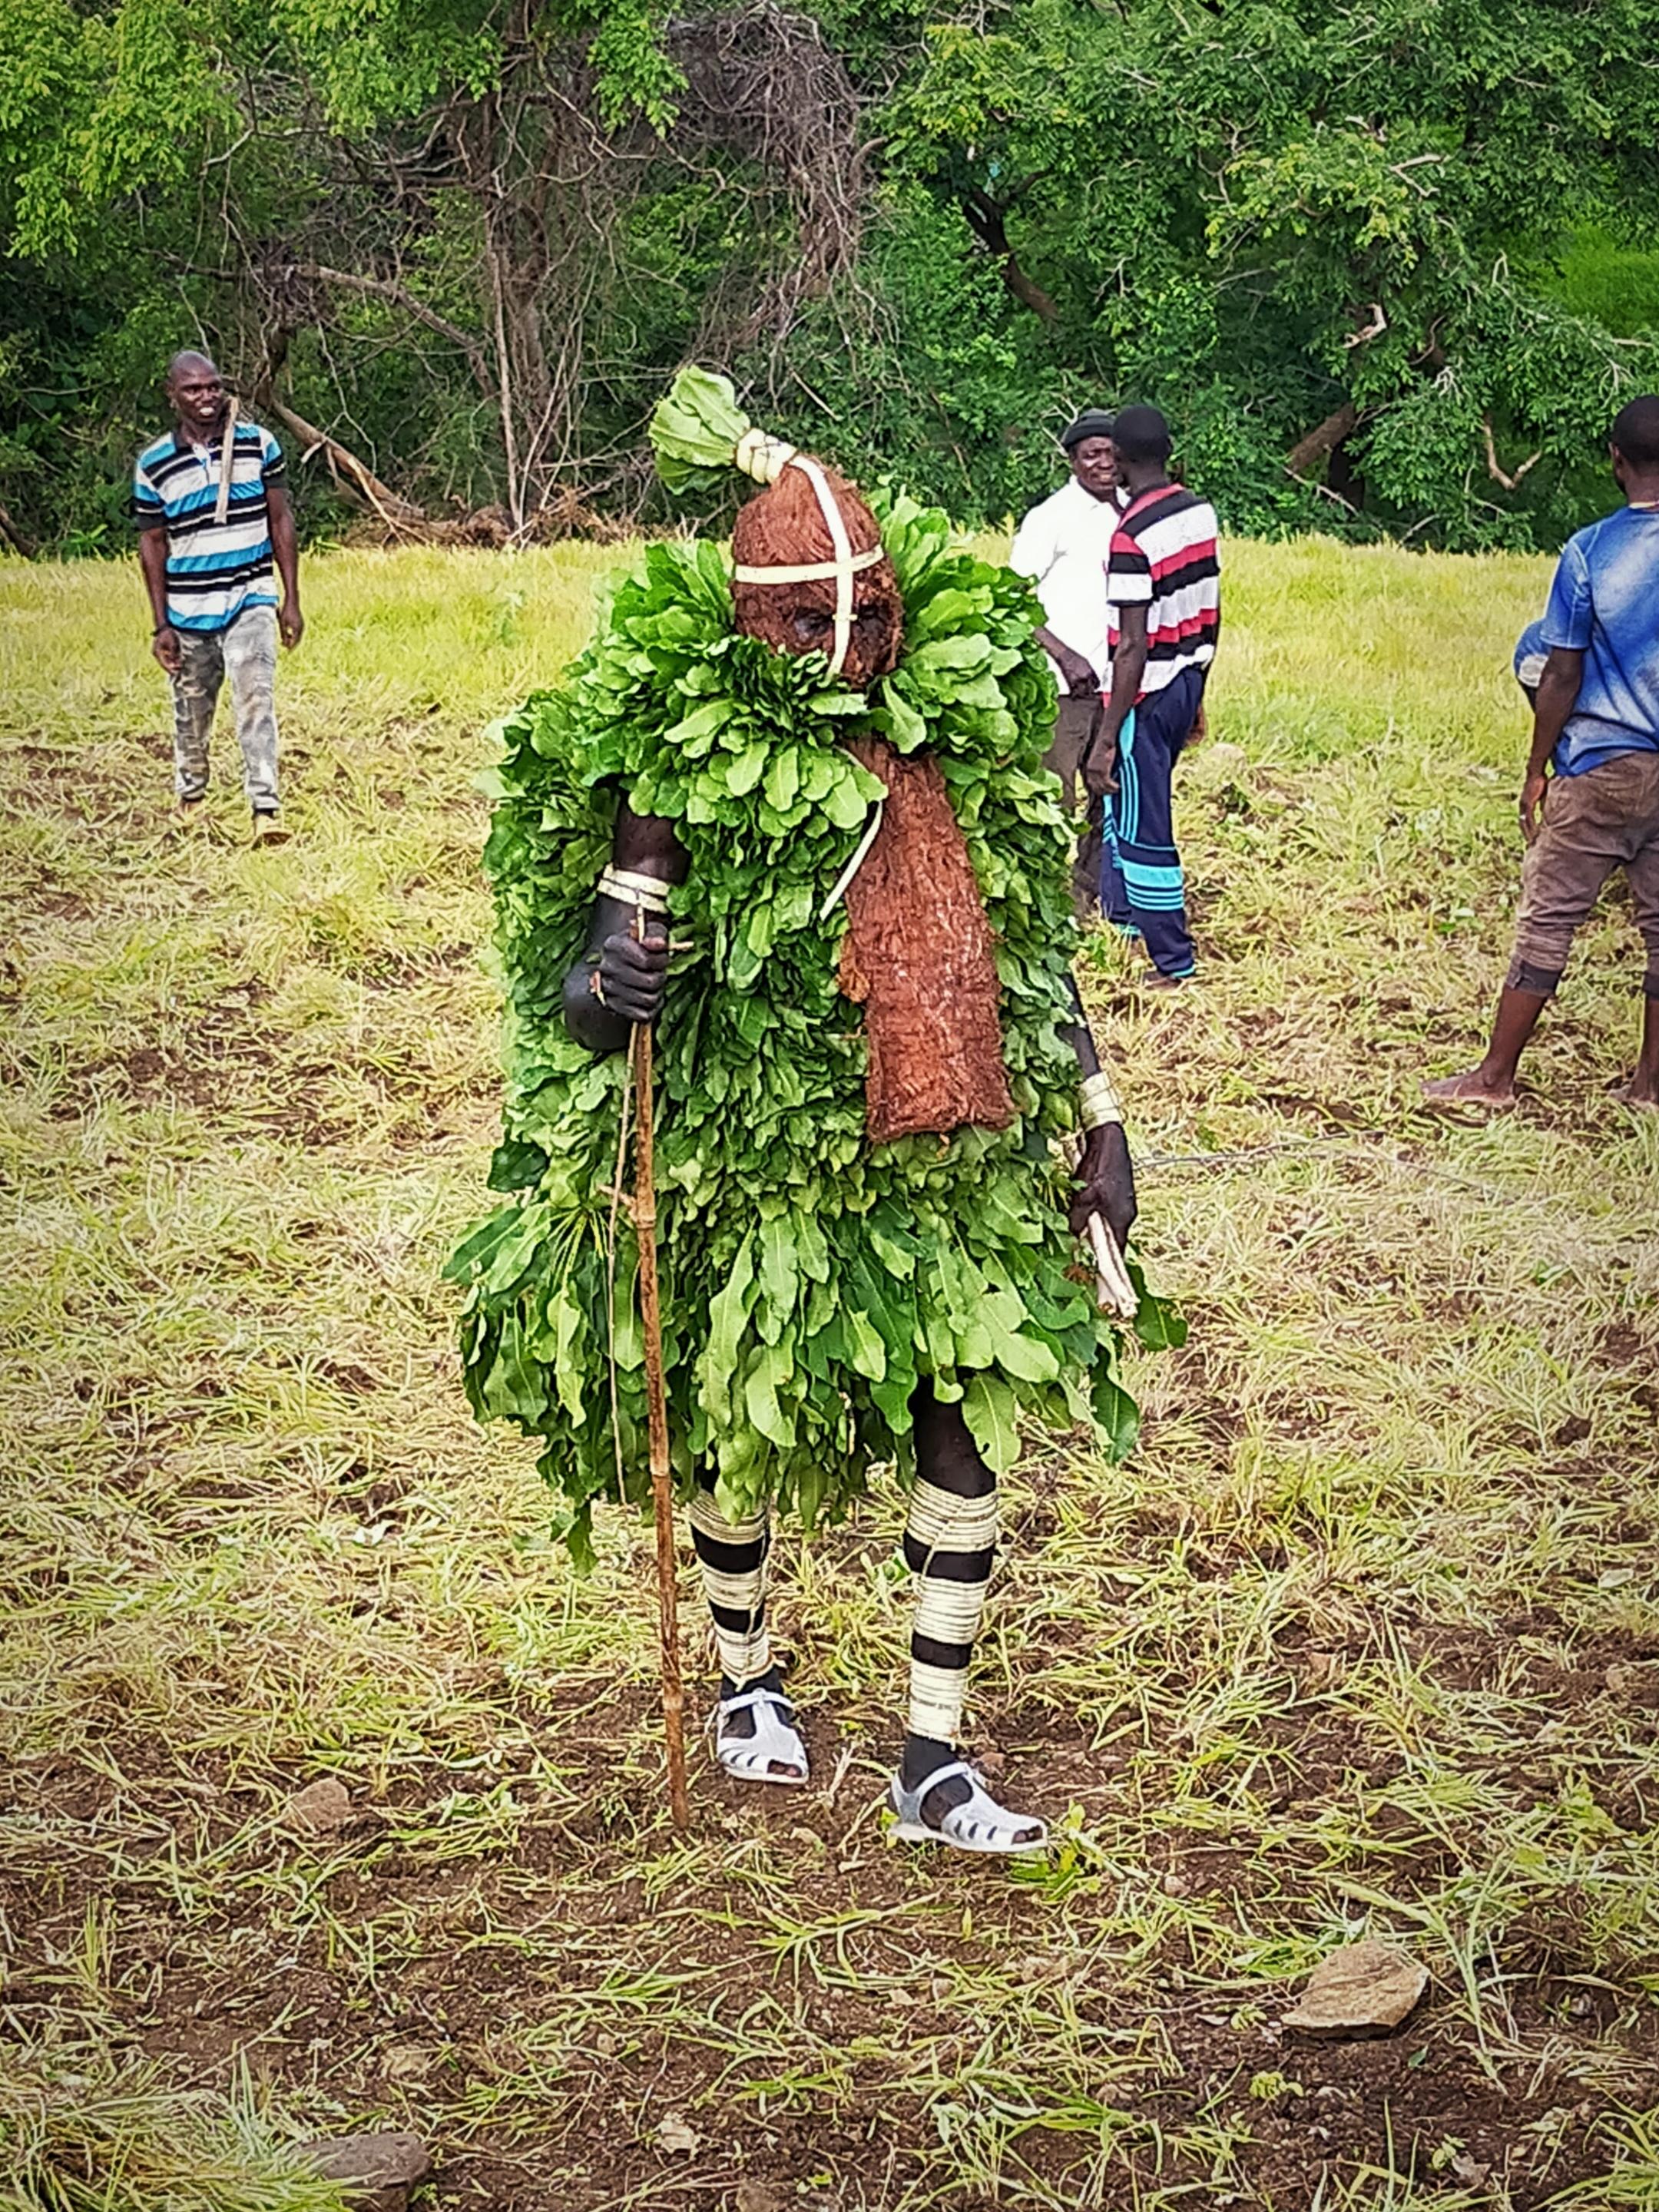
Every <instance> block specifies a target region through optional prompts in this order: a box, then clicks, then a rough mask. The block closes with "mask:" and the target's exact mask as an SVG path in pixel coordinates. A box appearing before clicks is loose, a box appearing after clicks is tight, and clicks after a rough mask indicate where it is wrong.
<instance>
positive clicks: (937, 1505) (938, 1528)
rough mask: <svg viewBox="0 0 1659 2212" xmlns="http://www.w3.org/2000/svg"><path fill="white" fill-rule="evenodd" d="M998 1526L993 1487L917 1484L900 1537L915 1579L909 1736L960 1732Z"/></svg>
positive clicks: (949, 1739) (942, 1737) (943, 1738)
mask: <svg viewBox="0 0 1659 2212" xmlns="http://www.w3.org/2000/svg"><path fill="white" fill-rule="evenodd" d="M998 1526H999V1522H998V1513H997V1495H996V1492H995V1491H994V1490H993V1491H990V1492H987V1494H986V1495H985V1496H983V1497H981V1498H960V1497H958V1496H957V1494H956V1492H954V1491H950V1490H943V1489H941V1488H940V1487H939V1485H938V1484H937V1483H933V1482H925V1481H921V1482H918V1483H917V1485H916V1487H915V1495H914V1496H913V1497H912V1498H911V1501H910V1518H909V1522H908V1526H907V1527H906V1529H905V1532H904V1557H905V1560H906V1563H907V1564H908V1566H909V1568H910V1570H911V1571H912V1572H913V1573H914V1574H915V1575H916V1576H917V1577H919V1579H920V1588H919V1589H918V1592H917V1596H916V1617H915V1628H914V1630H913V1632H912V1634H911V1638H910V1717H909V1729H910V1733H911V1735H921V1736H928V1737H931V1738H933V1740H934V1741H938V1742H940V1743H954V1742H955V1741H956V1740H957V1736H958V1735H959V1734H960V1733H961V1727H962V1706H963V1696H964V1694H965V1692H966V1690H967V1686H968V1664H969V1660H971V1659H972V1657H973V1656H974V1644H975V1638H977V1637H978V1635H979V1627H980V1621H981V1617H982V1615H983V1613H984V1611H985V1592H986V1588H987V1584H988V1583H989V1582H990V1579H991V1565H992V1561H993V1560H994V1559H995V1557H996V1544H997V1530H998Z"/></svg>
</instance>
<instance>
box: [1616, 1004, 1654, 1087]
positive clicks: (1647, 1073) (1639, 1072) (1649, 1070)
mask: <svg viewBox="0 0 1659 2212" xmlns="http://www.w3.org/2000/svg"><path fill="white" fill-rule="evenodd" d="M1619 1096H1620V1097H1621V1098H1622V1099H1623V1100H1624V1101H1625V1103H1626V1105H1630V1106H1659V994H1651V995H1650V996H1648V997H1645V998H1644V1000H1643V1001H1642V1050H1641V1054H1640V1057H1639V1058H1638V1060H1637V1063H1636V1073H1635V1074H1634V1075H1632V1078H1631V1079H1630V1081H1629V1082H1628V1083H1627V1084H1626V1085H1625V1086H1624V1088H1623V1089H1622V1090H1621V1091H1620V1093H1619Z"/></svg>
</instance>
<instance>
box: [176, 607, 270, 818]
mask: <svg viewBox="0 0 1659 2212" xmlns="http://www.w3.org/2000/svg"><path fill="white" fill-rule="evenodd" d="M173 634H174V635H175V636H176V637H177V638H178V640H179V646H180V647H181V648H182V650H183V653H184V659H183V660H182V662H181V663H180V665H179V673H178V674H177V675H176V676H175V677H174V678H173V789H174V790H175V791H176V792H177V793H178V794H179V798H180V799H199V798H200V797H201V796H202V794H203V793H204V791H205V790H206V789H207V786H208V737H209V734H210V732H211V730H212V728H213V710H214V708H216V706H217V705H218V703H219V693H220V691H221V690H222V688H223V685H224V682H225V678H227V677H228V678H229V679H230V703H231V709H232V712H233V714H234V716H235V720H236V742H237V743H238V744H240V746H241V748H242V787H243V789H244V790H245V791H246V793H247V801H248V805H250V806H251V807H252V809H253V811H254V812H255V813H256V814H274V813H275V812H276V803H277V802H276V609H275V608H274V607H248V608H246V609H245V610H244V611H243V612H242V613H241V614H240V615H238V616H237V617H236V618H235V620H234V622H233V623H229V624H228V627H227V628H225V629H218V630H202V631H197V632H195V633H194V634H192V633H191V631H189V630H182V629H181V630H177V631H175V632H174V633H173Z"/></svg>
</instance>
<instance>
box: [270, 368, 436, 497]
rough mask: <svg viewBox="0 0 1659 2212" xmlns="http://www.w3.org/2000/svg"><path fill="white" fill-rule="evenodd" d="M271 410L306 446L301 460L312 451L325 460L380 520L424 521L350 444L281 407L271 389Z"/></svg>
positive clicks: (338, 479)
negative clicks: (344, 443) (343, 443)
mask: <svg viewBox="0 0 1659 2212" xmlns="http://www.w3.org/2000/svg"><path fill="white" fill-rule="evenodd" d="M270 411H271V413H272V414H273V415H275V416H276V417H277V418H278V420H279V421H280V422H284V423H285V424H286V425H287V426H288V428H289V429H290V430H292V431H293V433H294V435H295V437H296V438H297V439H299V441H300V442H301V445H302V446H303V447H305V451H304V453H302V454H301V457H300V458H301V460H309V459H310V458H311V456H312V455H313V453H321V454H322V455H323V457H324V459H325V460H326V461H327V463H328V465H329V469H330V471H331V474H332V475H333V477H334V480H335V482H336V483H340V478H341V475H342V472H343V474H344V475H345V477H347V478H348V479H349V481H348V482H346V483H340V489H342V490H343V491H349V492H352V493H354V494H355V495H356V497H357V498H359V499H361V500H362V501H363V502H364V504H365V505H366V506H368V507H373V508H374V512H375V513H376V514H378V515H379V516H380V520H381V521H382V522H384V523H386V524H387V525H388V526H389V527H391V528H392V529H396V528H397V526H398V524H399V523H411V522H424V521H425V520H426V516H425V513H423V511H422V509H421V508H420V507H415V506H413V505H411V503H410V501H408V500H406V499H404V498H402V497H400V496H399V495H398V493H397V492H395V491H393V490H392V487H391V486H390V484H384V483H381V482H380V478H379V477H377V476H376V475H375V473H374V470H373V469H371V468H370V467H369V466H368V463H367V462H366V461H360V460H359V459H358V458H357V456H356V453H353V452H352V451H351V449H350V448H349V447H347V446H343V445H342V444H341V443H340V441H339V440H338V439H337V438H331V437H330V436H329V435H328V433H327V431H326V430H319V428H317V426H316V424H315V423H314V422H307V421H306V418H305V416H303V415H296V414H295V411H294V410H293V409H292V408H291V407H287V406H284V405H283V402H282V401H281V400H280V399H278V398H276V394H275V393H274V392H273V393H272V394H271V398H270Z"/></svg>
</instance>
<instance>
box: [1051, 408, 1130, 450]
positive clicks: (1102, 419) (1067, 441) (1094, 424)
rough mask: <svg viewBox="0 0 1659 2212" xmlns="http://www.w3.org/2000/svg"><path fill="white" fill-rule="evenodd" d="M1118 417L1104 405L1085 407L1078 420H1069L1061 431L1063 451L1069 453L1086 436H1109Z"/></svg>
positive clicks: (1061, 447)
mask: <svg viewBox="0 0 1659 2212" xmlns="http://www.w3.org/2000/svg"><path fill="white" fill-rule="evenodd" d="M1116 419H1117V418H1116V417H1115V416H1113V415H1110V414H1109V413H1108V412H1107V410H1106V409H1105V408H1103V407H1085V409H1084V410H1083V412H1082V414H1080V415H1079V416H1078V418H1077V420H1076V421H1075V422H1068V423H1067V424H1066V428H1064V429H1063V430H1062V431H1061V432H1060V449H1061V451H1062V452H1064V453H1070V452H1071V450H1072V448H1073V446H1080V445H1081V444H1082V443H1083V441H1084V440H1085V438H1109V437H1110V436H1111V435H1112V426H1113V424H1114V422H1115V421H1116Z"/></svg>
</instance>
